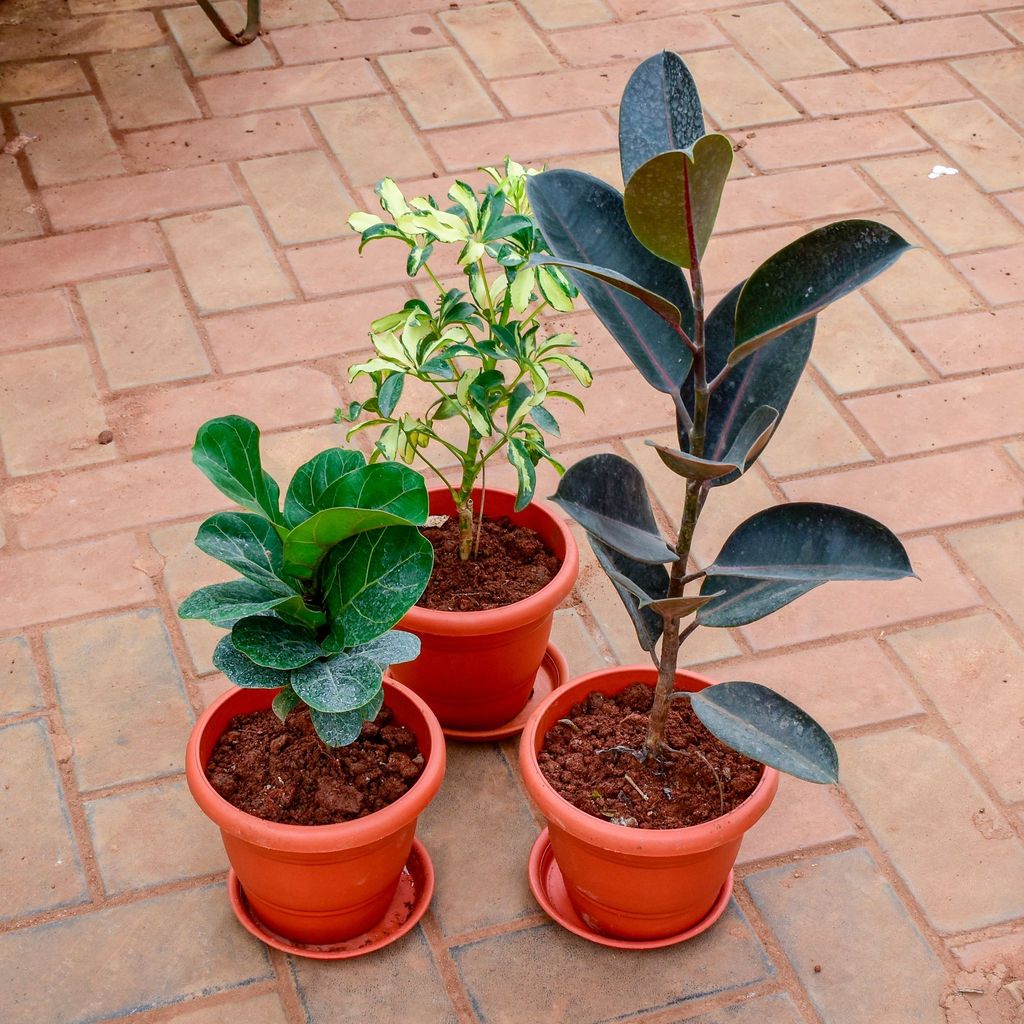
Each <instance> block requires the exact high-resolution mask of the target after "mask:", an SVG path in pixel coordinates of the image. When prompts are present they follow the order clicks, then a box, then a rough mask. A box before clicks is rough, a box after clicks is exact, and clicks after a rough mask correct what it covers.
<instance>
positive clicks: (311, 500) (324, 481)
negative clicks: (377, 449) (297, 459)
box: [284, 448, 366, 526]
mask: <svg viewBox="0 0 1024 1024" xmlns="http://www.w3.org/2000/svg"><path fill="white" fill-rule="evenodd" d="M365 465H366V459H365V458H363V453H362V452H360V451H358V450H357V449H354V448H328V449H327V450H326V451H322V452H320V454H319V455H315V456H314V457H313V458H312V459H310V460H309V462H307V463H305V464H304V465H302V466H300V467H299V468H298V469H297V470H296V471H295V476H293V477H292V482H291V483H290V484H289V485H288V493H287V494H286V495H285V498H284V517H285V521H286V522H287V523H288V525H289V526H297V525H298V524H299V523H301V522H302V521H303V520H305V519H308V518H309V517H310V516H311V515H313V513H314V512H319V511H321V510H322V509H325V508H330V507H331V506H330V505H329V504H326V503H325V495H326V494H327V493H328V492H329V491H330V489H331V488H332V487H333V486H334V485H335V484H336V483H337V482H338V480H339V479H340V478H341V477H343V476H345V475H346V474H348V473H351V472H353V471H354V470H357V469H361V468H362V467H363V466H365Z"/></svg>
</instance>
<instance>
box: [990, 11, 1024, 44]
mask: <svg viewBox="0 0 1024 1024" xmlns="http://www.w3.org/2000/svg"><path fill="white" fill-rule="evenodd" d="M992 19H993V21H997V22H998V23H999V24H1000V25H1002V27H1003V28H1004V29H1006V31H1007V32H1009V33H1010V35H1012V36H1015V37H1016V38H1017V39H1020V40H1021V41H1024V11H1017V10H1009V11H1001V12H999V13H998V14H993V15H992Z"/></svg>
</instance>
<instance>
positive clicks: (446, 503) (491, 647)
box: [391, 487, 579, 729]
mask: <svg viewBox="0 0 1024 1024" xmlns="http://www.w3.org/2000/svg"><path fill="white" fill-rule="evenodd" d="M473 502H474V507H475V508H479V507H480V491H479V490H476V491H474V492H473ZM430 512H431V515H446V514H447V515H452V514H454V512H455V504H454V502H453V501H452V496H451V493H450V492H449V491H448V489H447V488H445V487H440V488H434V489H432V490H431V491H430ZM484 514H485V515H486V516H487V517H488V518H498V517H500V516H508V517H509V518H510V519H511V520H512V521H513V522H514V523H516V524H519V525H522V526H528V527H530V528H531V529H533V530H536V532H537V533H538V534H540V536H541V537H542V538H543V540H544V542H545V543H546V544H547V546H548V547H549V548H550V549H551V551H552V552H553V553H554V554H555V555H556V557H557V558H558V559H559V560H560V561H561V563H562V564H561V567H560V568H559V570H558V572H557V573H556V574H555V578H554V579H553V580H551V582H550V583H548V584H547V586H546V587H544V589H543V590H539V591H538V592H537V593H536V594H532V595H531V596H530V597H527V598H524V599H523V600H522V601H516V602H515V603H514V604H509V605H505V606H504V607H502V608H491V609H488V610H487V611H480V612H445V611H435V610H434V609H432V608H421V607H419V606H418V605H417V606H414V607H413V608H411V609H410V610H409V611H408V612H407V613H406V615H405V616H404V618H403V619H402V621H401V622H400V623H399V624H398V626H397V628H398V629H405V630H408V631H409V632H411V633H415V634H416V635H417V636H418V637H419V638H420V643H421V649H420V655H419V657H418V658H417V659H416V660H415V661H411V662H407V663H406V664H404V665H395V666H393V667H392V668H391V674H392V675H393V676H394V677H395V678H396V679H398V680H399V681H400V682H402V683H404V684H405V685H406V686H408V687H409V688H410V689H411V690H414V691H415V692H416V693H418V694H419V695H420V696H421V697H422V698H423V699H424V700H425V701H426V702H427V704H428V705H429V706H430V709H431V710H432V711H433V712H434V714H435V715H437V717H438V719H439V720H440V722H441V724H442V725H443V726H445V727H447V728H453V729H491V728H494V727H495V726H499V725H502V724H504V723H505V722H507V721H509V719H511V718H514V717H515V716H516V715H517V714H518V713H519V712H520V711H522V709H523V708H524V707H526V702H527V701H528V700H529V699H530V693H531V692H532V690H533V682H534V678H535V677H536V675H537V670H538V669H539V668H540V664H541V661H542V660H543V658H544V652H545V651H546V650H547V646H548V640H549V638H550V636H551V617H552V615H553V614H554V611H555V609H556V608H557V607H558V606H559V604H561V603H562V601H563V600H564V599H565V597H566V596H567V595H568V593H569V591H570V590H572V588H573V585H574V584H575V582H576V577H577V575H578V574H579V551H578V549H577V547H576V541H575V539H574V538H573V535H572V533H571V532H570V530H569V528H568V526H567V525H566V524H565V521H564V520H563V519H562V517H561V516H560V515H559V513H558V511H557V510H556V509H553V508H552V507H551V506H550V505H548V504H547V503H546V502H543V501H533V502H531V503H530V504H529V505H527V506H526V508H525V509H523V511H522V512H516V511H515V494H513V493H512V492H511V491H503V490H500V489H498V488H494V487H488V488H487V496H486V500H485V503H484Z"/></svg>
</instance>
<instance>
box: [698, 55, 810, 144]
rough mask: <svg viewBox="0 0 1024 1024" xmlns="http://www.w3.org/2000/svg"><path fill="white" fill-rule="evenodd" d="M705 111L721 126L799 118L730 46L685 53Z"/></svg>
mask: <svg viewBox="0 0 1024 1024" xmlns="http://www.w3.org/2000/svg"><path fill="white" fill-rule="evenodd" d="M686 63H687V66H688V67H689V68H690V71H691V72H692V73H693V77H694V79H695V80H696V82H697V87H698V88H699V89H700V98H701V102H702V103H703V104H704V108H705V110H706V111H707V112H708V113H709V114H710V115H711V116H712V117H713V118H714V119H715V121H716V123H717V124H718V125H719V127H721V128H739V127H741V126H742V127H749V126H751V125H760V124H771V123H773V122H776V121H789V120H792V119H793V118H796V117H799V116H800V115H799V113H798V111H797V110H796V108H795V107H794V106H793V105H792V104H791V103H790V102H789V101H788V100H787V99H786V98H785V97H784V96H782V95H781V93H779V92H778V91H777V89H775V88H774V87H773V86H772V84H771V83H770V82H769V81H768V80H767V79H766V78H765V77H764V76H763V75H762V74H761V72H760V71H758V69H757V68H756V67H754V66H753V65H752V64H751V63H750V62H749V61H748V60H747V59H746V58H745V57H742V56H741V55H740V54H739V53H737V52H736V51H735V50H734V49H732V48H731V47H729V48H727V49H724V50H698V51H696V52H694V53H691V54H687V57H686Z"/></svg>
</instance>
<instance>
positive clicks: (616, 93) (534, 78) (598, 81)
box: [493, 64, 633, 158]
mask: <svg viewBox="0 0 1024 1024" xmlns="http://www.w3.org/2000/svg"><path fill="white" fill-rule="evenodd" d="M632 71H633V67H632V65H631V64H611V65H605V66H603V67H598V68H576V69H574V70H571V71H551V72H548V73H547V74H543V75H524V76H523V77H521V78H502V79H499V80H498V81H496V82H494V83H493V88H494V91H495V92H496V93H497V94H498V98H499V99H500V100H501V102H502V103H503V104H504V105H505V106H506V107H507V108H508V110H509V112H510V113H511V114H512V116H513V117H528V116H530V115H531V114H551V113H556V112H558V111H560V110H581V109H584V108H586V107H595V106H612V105H613V104H615V103H618V101H619V98H620V97H621V96H622V90H623V89H624V88H625V86H626V82H627V81H628V80H629V76H630V74H632ZM616 158H617V155H616Z"/></svg>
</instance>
